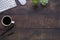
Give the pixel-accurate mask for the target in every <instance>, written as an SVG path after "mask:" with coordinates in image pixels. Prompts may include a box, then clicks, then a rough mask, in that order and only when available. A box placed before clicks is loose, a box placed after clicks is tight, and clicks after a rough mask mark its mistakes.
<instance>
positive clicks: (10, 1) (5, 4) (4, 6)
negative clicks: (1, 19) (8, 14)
mask: <svg viewBox="0 0 60 40" xmlns="http://www.w3.org/2000/svg"><path fill="white" fill-rule="evenodd" d="M16 6H17V5H16V2H15V0H0V12H3V11H6V10H8V9H11V8H13V7H16Z"/></svg>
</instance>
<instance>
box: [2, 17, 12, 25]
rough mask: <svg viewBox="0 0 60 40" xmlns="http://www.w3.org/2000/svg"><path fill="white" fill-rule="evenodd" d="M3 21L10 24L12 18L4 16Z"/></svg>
mask: <svg viewBox="0 0 60 40" xmlns="http://www.w3.org/2000/svg"><path fill="white" fill-rule="evenodd" d="M3 23H4V24H5V25H9V24H10V23H11V19H10V18H9V17H4V19H3Z"/></svg>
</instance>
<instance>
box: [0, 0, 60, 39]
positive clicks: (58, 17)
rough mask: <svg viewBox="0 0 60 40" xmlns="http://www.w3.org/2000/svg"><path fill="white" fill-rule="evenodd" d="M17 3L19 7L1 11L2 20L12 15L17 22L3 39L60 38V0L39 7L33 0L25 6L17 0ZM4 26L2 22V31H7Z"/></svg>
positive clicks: (51, 0)
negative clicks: (5, 16)
mask: <svg viewBox="0 0 60 40" xmlns="http://www.w3.org/2000/svg"><path fill="white" fill-rule="evenodd" d="M16 3H17V7H15V8H12V9H10V10H7V11H5V12H2V13H0V20H1V19H2V17H3V16H4V15H10V16H11V17H12V18H13V20H14V21H15V22H16V23H15V25H14V28H13V29H11V30H10V31H8V32H7V33H6V34H4V36H3V37H2V38H3V40H60V0H49V3H48V5H47V6H45V7H42V6H41V5H39V7H37V8H34V7H33V6H32V1H31V0H27V4H26V5H24V6H21V4H20V3H19V2H18V1H17V0H16ZM3 28H4V27H3V25H2V24H1V22H0V29H1V30H0V31H1V33H3V32H4V31H5V30H2V29H3ZM11 32H12V33H11ZM13 32H14V33H13ZM9 33H10V34H9ZM11 34H13V35H11ZM7 35H8V36H7Z"/></svg>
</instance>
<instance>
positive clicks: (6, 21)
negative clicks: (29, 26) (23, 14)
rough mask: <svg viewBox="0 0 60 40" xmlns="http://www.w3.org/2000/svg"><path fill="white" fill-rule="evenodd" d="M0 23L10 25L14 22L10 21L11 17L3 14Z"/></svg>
mask: <svg viewBox="0 0 60 40" xmlns="http://www.w3.org/2000/svg"><path fill="white" fill-rule="evenodd" d="M1 23H2V25H3V26H10V25H11V24H14V23H15V22H14V21H12V17H10V16H9V15H5V16H3V18H2V20H1Z"/></svg>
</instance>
